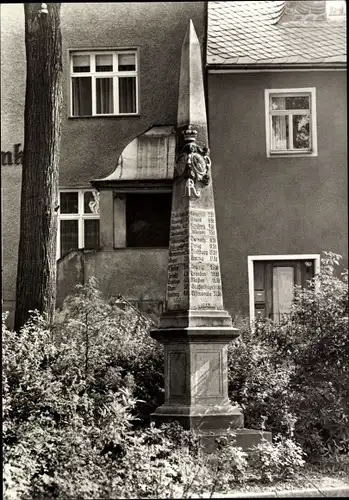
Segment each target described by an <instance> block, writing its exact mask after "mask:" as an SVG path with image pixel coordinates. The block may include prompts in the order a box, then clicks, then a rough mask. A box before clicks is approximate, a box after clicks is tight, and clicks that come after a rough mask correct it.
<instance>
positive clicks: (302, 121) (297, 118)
mask: <svg viewBox="0 0 349 500" xmlns="http://www.w3.org/2000/svg"><path fill="white" fill-rule="evenodd" d="M309 119H310V117H309V115H294V116H293V147H294V148H295V149H309V148H310V141H309Z"/></svg>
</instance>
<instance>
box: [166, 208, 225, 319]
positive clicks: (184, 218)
mask: <svg viewBox="0 0 349 500" xmlns="http://www.w3.org/2000/svg"><path fill="white" fill-rule="evenodd" d="M186 309H191V310H195V309H196V310H199V309H209V310H222V309H223V300H222V286H221V275H220V268H219V259H218V247H217V231H216V222H215V213H214V209H203V208H188V209H187V210H173V211H172V215H171V234H170V249H169V262H168V284H167V310H168V311H169V310H172V311H176V310H186Z"/></svg>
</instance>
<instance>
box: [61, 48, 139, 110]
mask: <svg viewBox="0 0 349 500" xmlns="http://www.w3.org/2000/svg"><path fill="white" fill-rule="evenodd" d="M70 77H71V78H70V80H71V82H70V83H71V87H70V91H71V92H70V96H71V103H70V104H71V107H70V109H71V116H108V115H132V114H136V113H138V67H137V52H136V51H130V50H125V51H98V52H97V51H96V52H87V51H81V52H80V51H79V52H77V51H76V52H75V51H74V52H71V54H70Z"/></svg>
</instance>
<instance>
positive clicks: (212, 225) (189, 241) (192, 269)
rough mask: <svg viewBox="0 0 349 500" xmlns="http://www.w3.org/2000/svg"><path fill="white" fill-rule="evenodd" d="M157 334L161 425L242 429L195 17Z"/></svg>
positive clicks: (186, 56)
mask: <svg viewBox="0 0 349 500" xmlns="http://www.w3.org/2000/svg"><path fill="white" fill-rule="evenodd" d="M151 336H152V337H153V338H155V339H156V340H158V341H159V342H160V343H161V344H163V345H164V350H165V402H164V404H163V405H162V406H160V407H158V408H157V409H156V411H155V412H154V413H153V414H152V419H153V420H154V421H155V422H157V423H161V422H169V421H175V420H176V421H178V422H179V423H180V424H181V425H182V426H183V427H185V428H197V429H200V430H201V431H216V432H217V431H219V432H220V431H223V432H224V430H226V429H227V428H228V427H230V428H233V429H242V428H243V426H244V422H243V414H242V412H241V410H240V409H239V408H238V407H236V406H232V404H231V403H230V401H229V398H228V369H227V345H228V343H229V342H230V341H231V340H232V339H234V338H235V337H237V336H238V330H237V329H236V328H233V326H232V320H231V317H230V315H229V314H228V313H227V312H226V311H225V310H224V306H223V296H222V284H221V274H220V265H219V254H218V244H217V231H216V217H215V209H214V198H213V189H212V177H211V160H210V155H209V150H208V133H207V119H206V106H205V94H204V85H203V71H202V58H201V48H200V43H199V40H198V38H197V35H196V32H195V29H194V26H193V23H192V21H191V20H190V22H189V26H188V29H187V32H186V35H185V38H184V41H183V45H182V55H181V68H180V81H179V97H178V115H177V128H176V165H175V171H174V181H173V194H172V211H171V226H170V244H169V261H168V282H167V293H166V306H165V311H164V313H163V314H162V316H161V318H160V324H159V329H157V330H153V331H152V332H151Z"/></svg>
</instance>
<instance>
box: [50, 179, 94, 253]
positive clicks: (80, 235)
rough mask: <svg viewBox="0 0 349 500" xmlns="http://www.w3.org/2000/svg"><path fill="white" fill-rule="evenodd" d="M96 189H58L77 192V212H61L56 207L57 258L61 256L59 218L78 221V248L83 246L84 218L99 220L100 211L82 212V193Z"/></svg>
mask: <svg viewBox="0 0 349 500" xmlns="http://www.w3.org/2000/svg"><path fill="white" fill-rule="evenodd" d="M91 191H96V190H95V189H93V188H84V189H79V188H77V189H73V188H72V189H65V188H62V189H59V195H60V194H61V193H78V213H76V214H61V209H60V208H59V209H58V224H57V225H58V228H57V256H56V257H57V260H58V259H60V258H61V220H77V221H78V248H79V249H81V248H85V232H84V220H86V219H95V220H100V213H98V214H84V193H86V192H91Z"/></svg>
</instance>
